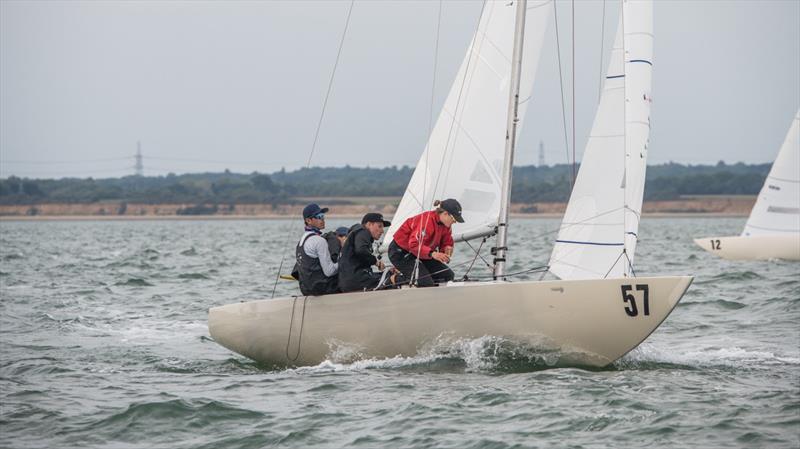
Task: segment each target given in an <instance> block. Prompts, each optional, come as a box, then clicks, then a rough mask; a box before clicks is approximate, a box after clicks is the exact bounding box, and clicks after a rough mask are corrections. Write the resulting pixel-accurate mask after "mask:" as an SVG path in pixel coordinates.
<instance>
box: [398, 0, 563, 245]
mask: <svg viewBox="0 0 800 449" xmlns="http://www.w3.org/2000/svg"><path fill="white" fill-rule="evenodd" d="M526 12H527V14H526V15H527V20H526V26H525V43H524V56H523V61H524V67H523V70H522V75H521V80H520V86H521V87H520V98H521V100H520V101H521V103H522V104H521V105H520V108H519V111H520V112H519V116H520V119H522V117H523V116H524V114H525V106H526V104H527V102H526V100H527V99H529V98H530V96H531V92H532V89H533V80H534V76H535V74H536V68H537V65H538V61H539V56H540V53H541V48H542V43H543V41H544V34H545V29H546V27H547V23H548V21H549V19H550V17H551V16H552V14H553V11H552V0H546V1H532V2H529V3H528V6H527V9H526ZM515 16H516V2H509V1H508V0H503V1H494V0H489V1H487V2H486V4H485V5H484V7H483V11H482V14H481V18H480V21H479V25H478V29H477V31H476V33H475V37H474V38H473V40H472V42H471V44H470V46H469V48H468V49H467V54H466V56H465V57H464V61H463V62H462V63H461V68H460V69H459V71H458V74H457V75H456V79H455V82H454V83H453V86H452V88H451V89H450V93H449V95H448V97H447V100H446V101H445V103H444V106H443V108H442V111H441V113H440V115H439V118H438V120H437V121H436V125H435V126H434V128H433V130H432V131H431V135H430V137H429V139H428V144H427V145H426V147H425V151H424V152H423V153H422V156H421V157H420V159H419V162H418V163H417V167H416V169H415V170H414V174H413V176H412V177H411V181H410V182H409V184H408V187H407V188H406V192H405V194H404V195H403V199H402V200H401V201H400V205H399V206H398V208H397V212H396V213H395V214H394V217H393V219H392V222H393V225H392V226H391V227H390V228H389V230H388V231H387V232H386V235H385V237H384V240H383V241H384V242H391V240H392V236H393V235H394V232H395V230H396V229H397V228H398V227H399V226H400V225H401V224H402V223H403V221H405V220H406V219H407V218H408V217H411V216H413V215H416V214H418V213H420V212H422V211H425V210H429V209H431V208H432V207H433V202H434V201H435V200H437V199H440V200H443V199H445V198H456V199H457V200H458V201H459V202H460V203H461V205H462V207H463V216H464V220H465V222H464V223H463V224H455V225H454V226H453V236H454V238H455V239H456V240H457V241H458V240H468V239H470V238H477V237H481V236H485V235H490V234H492V233H494V232H495V228H496V226H497V221H498V217H499V214H500V202H501V198H500V188H501V185H502V181H501V179H500V177H501V170H502V166H503V159H504V156H505V154H504V153H505V147H504V142H505V133H506V118H507V115H508V114H507V109H508V91H509V82H510V77H511V49H512V47H513V39H514V21H515Z"/></svg>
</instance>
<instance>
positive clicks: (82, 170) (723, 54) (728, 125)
mask: <svg viewBox="0 0 800 449" xmlns="http://www.w3.org/2000/svg"><path fill="white" fill-rule="evenodd" d="M348 5H349V2H342V1H334V0H326V1H317V2H313V1H290V2H283V1H261V2H259V1H241V2H236V1H233V2H230V1H224V2H223V1H219V2H218V1H202V2H201V1H197V2H190V1H180V2H155V1H147V2H145V1H130V2H122V1H106V2H102V1H101V2H77V1H62V0H59V1H53V2H50V1H35V2H28V1H24V2H23V1H7V0H3V1H1V2H0V176H3V177H5V176H9V175H11V174H15V175H19V176H29V177H62V176H93V177H115V176H122V175H126V174H132V173H133V157H132V156H133V154H134V153H135V151H136V142H137V141H141V143H142V152H143V154H144V156H145V159H144V165H145V174H147V175H155V174H165V173H167V172H170V171H172V172H175V173H184V172H197V171H221V170H223V169H225V168H228V169H230V170H232V171H236V172H252V171H260V172H273V171H276V170H279V169H280V168H281V167H285V168H286V169H295V168H298V167H300V166H303V165H305V162H306V159H307V158H308V155H309V151H310V149H311V144H312V141H313V137H314V131H315V129H316V126H317V121H318V119H319V114H320V110H321V107H322V103H323V99H324V96H325V91H326V88H327V83H328V79H329V77H330V73H331V70H332V68H333V63H334V60H335V58H336V50H337V48H338V42H339V37H340V35H341V33H342V30H343V27H344V23H345V16H346V12H347V8H348ZM480 6H481V5H480V2H477V1H445V2H444V4H443V12H442V22H441V28H440V49H439V59H438V64H437V65H438V70H437V71H436V85H435V95H434V101H433V104H434V109H435V111H437V112H436V113H437V114H438V109H439V107H440V106H441V104H442V102H443V101H444V98H445V95H446V94H447V92H448V90H449V88H450V85H451V83H452V81H453V77H454V76H455V72H456V70H457V69H458V65H459V64H460V62H461V60H462V58H463V56H464V51H465V50H466V47H467V45H468V43H469V40H470V39H471V37H472V33H473V31H474V28H475V25H476V23H477V20H478V15H479V13H480V9H481V8H480ZM438 7H439V3H438V2H436V1H417V2H413V1H412V2H408V1H403V2H394V1H367V0H358V1H356V2H355V6H354V9H353V16H352V19H351V22H350V29H349V31H348V35H347V39H346V41H345V44H344V48H343V51H342V56H341V61H340V63H339V69H338V71H337V73H336V78H335V82H334V85H333V90H332V94H331V98H330V101H329V104H328V110H327V113H326V116H325V120H324V122H323V124H322V128H321V132H320V139H319V142H318V145H317V149H316V152H315V155H314V158H313V160H312V165H321V166H341V165H345V164H350V165H355V166H366V165H369V166H387V165H404V164H407V165H414V164H415V163H416V160H417V158H418V157H419V154H420V153H421V152H422V149H423V147H424V144H425V141H426V137H427V132H428V114H429V109H430V107H431V85H432V82H433V75H434V71H433V62H434V60H433V56H434V42H435V39H436V19H437V12H438ZM570 7H571V2H570V1H558V2H557V8H558V9H557V10H558V14H559V32H560V41H561V47H562V48H561V51H562V59H563V62H564V66H563V67H562V70H563V72H564V75H565V78H566V79H565V83H566V84H565V89H566V95H567V98H566V101H567V106H568V107H569V106H570V105H571V97H570V96H571V91H572V87H571V84H570V82H571V70H572V68H571V67H570V65H569V61H570V59H571V54H570V51H571V41H570V39H571V33H572V31H571V23H570V22H571V18H570ZM603 8H604V2H603V1H600V0H597V1H577V2H576V9H575V23H576V27H575V34H576V42H575V45H576V61H577V62H576V67H575V69H576V72H575V73H576V86H575V90H576V103H577V110H576V134H577V141H578V142H577V153H578V158H579V159H580V155H581V153H582V152H583V147H584V145H585V143H586V138H587V134H588V132H589V128H590V127H591V123H592V120H593V117H594V114H595V108H596V105H597V100H598V88H599V80H600V77H601V74H602V73H604V71H605V67H602V68H601V65H600V64H601V60H600V55H601V53H600V45H601V41H602V42H604V45H605V48H606V49H608V48H609V46H610V43H611V40H612V39H613V34H614V31H615V29H616V23H617V14H618V11H619V2H618V1H610V0H609V1H607V2H605V37H604V39H601V26H602V23H603V22H602V17H603ZM545 47H546V49H545V52H544V54H543V56H542V63H541V67H540V71H539V73H538V75H537V80H536V83H537V84H536V90H535V92H536V95H537V97H535V98H534V101H533V103H532V104H531V107H530V108H529V110H528V111H529V112H528V116H527V119H526V123H525V126H524V129H523V132H522V136H521V139H520V147H519V152H518V156H517V164H518V165H529V164H532V163H535V162H536V161H537V158H538V151H539V148H538V147H539V142H540V141H542V142H544V145H545V150H546V151H545V156H546V161H547V163H549V164H552V163H564V162H566V160H567V156H566V150H565V144H564V132H563V124H562V120H561V99H560V89H559V78H558V64H557V58H556V50H555V49H556V39H555V32H554V27H553V26H552V24H551V27H550V30H549V31H548V38H547V40H546V41H545ZM606 53H607V52H606ZM607 58H608V55H607V54H606V55H604V56H603V61H604V63H605V62H606V61H607ZM653 76H654V81H653V98H654V102H653V116H652V123H653V130H652V137H651V141H652V145H651V148H650V163H662V162H666V161H670V160H672V161H676V162H682V163H692V164H699V163H715V162H716V161H718V160H724V161H726V162H737V161H744V162H748V163H754V162H759V163H761V162H771V161H772V160H773V158H774V157H775V155H776V154H777V151H778V148H779V146H780V144H781V143H782V141H783V139H784V136H785V134H786V131H787V129H788V126H789V124H790V122H791V119H792V117H793V116H794V114H795V112H796V111H797V109H798V106H800V2H799V1H796V0H781V1H723V0H719V1H683V0H680V1H677V0H666V1H659V0H657V1H656V3H655V57H654V75H653ZM567 115H568V117H571V115H572V114H571V111H570V110H567ZM570 126H571V125H570ZM570 134H571V132H570Z"/></svg>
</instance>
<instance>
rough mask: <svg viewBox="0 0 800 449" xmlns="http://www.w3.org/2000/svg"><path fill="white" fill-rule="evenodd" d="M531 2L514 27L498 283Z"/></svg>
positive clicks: (521, 4) (522, 6) (521, 5)
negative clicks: (524, 45)
mask: <svg viewBox="0 0 800 449" xmlns="http://www.w3.org/2000/svg"><path fill="white" fill-rule="evenodd" d="M527 5H528V2H527V0H517V20H516V24H515V25H514V54H513V56H512V58H511V83H510V85H511V86H510V89H509V98H508V121H507V124H506V154H505V161H504V164H503V176H502V179H503V185H502V187H501V190H500V216H499V217H498V222H497V246H496V247H495V248H492V249H493V251H492V252H493V253H494V279H504V275H505V265H506V251H507V249H508V248H507V246H506V240H507V234H506V232H507V230H508V206H509V203H511V174H512V171H513V168H514V146H515V145H516V143H517V123H518V122H519V118H518V116H517V113H518V111H519V84H520V83H519V80H520V75H521V73H522V44H523V42H524V39H525V11H526V9H527Z"/></svg>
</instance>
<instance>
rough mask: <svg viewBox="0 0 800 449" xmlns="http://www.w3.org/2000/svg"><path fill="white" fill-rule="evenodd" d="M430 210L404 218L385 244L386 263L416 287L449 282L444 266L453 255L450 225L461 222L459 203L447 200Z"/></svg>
mask: <svg viewBox="0 0 800 449" xmlns="http://www.w3.org/2000/svg"><path fill="white" fill-rule="evenodd" d="M434 207H435V209H434V210H430V211H427V212H423V213H421V214H418V215H415V216H413V217H410V218H407V219H406V221H404V222H403V224H402V225H401V226H400V228H399V229H398V230H397V232H395V233H394V240H393V241H392V243H391V244H390V245H389V260H391V261H392V264H394V266H395V268H397V269H398V270H400V272H401V273H403V276H404V277H405V278H406V279H411V280H416V282H415V283H416V285H417V286H419V287H432V286H434V285H437V284H439V283H445V282H448V281H452V280H453V278H454V276H455V275H454V274H453V270H451V269H450V267H448V266H447V263H449V262H450V257H452V255H453V234H452V232H451V226H453V223H455V222H458V223H463V222H464V218H463V217H462V216H461V204H459V202H458V201H456V200H454V199H452V198H451V199H446V200H444V201H441V202H439V201H436V202H435V203H434ZM415 268H416V270H417V273H416V276H415V277H414V270H415Z"/></svg>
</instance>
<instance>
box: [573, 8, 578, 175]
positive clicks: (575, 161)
mask: <svg viewBox="0 0 800 449" xmlns="http://www.w3.org/2000/svg"><path fill="white" fill-rule="evenodd" d="M576 146H577V145H576V142H575V0H572V185H573V186H574V185H575V176H576V174H575V165H576V164H577V159H576V158H575V147H576Z"/></svg>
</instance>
